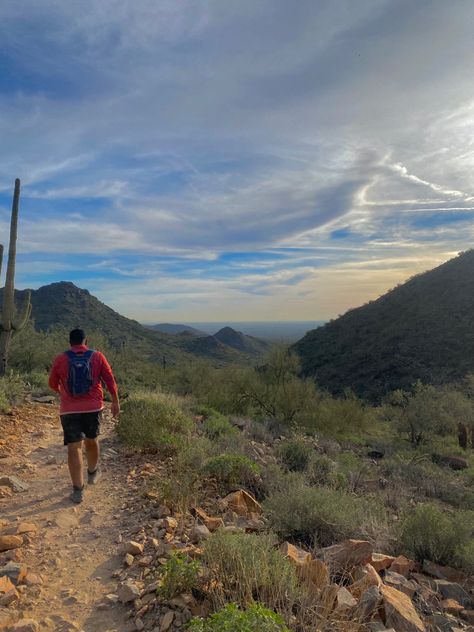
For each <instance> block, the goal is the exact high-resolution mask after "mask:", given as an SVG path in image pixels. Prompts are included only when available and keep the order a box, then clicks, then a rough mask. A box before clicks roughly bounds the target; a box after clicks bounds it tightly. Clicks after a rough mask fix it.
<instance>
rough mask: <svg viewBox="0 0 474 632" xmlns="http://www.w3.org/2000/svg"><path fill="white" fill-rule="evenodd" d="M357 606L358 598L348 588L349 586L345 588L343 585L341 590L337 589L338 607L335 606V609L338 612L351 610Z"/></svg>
mask: <svg viewBox="0 0 474 632" xmlns="http://www.w3.org/2000/svg"><path fill="white" fill-rule="evenodd" d="M356 606H357V599H355V598H354V597H353V596H352V595H351V593H350V592H349V591H348V590H347V588H344V586H341V588H339V590H338V591H337V595H336V607H335V608H334V610H335V611H336V612H339V613H341V612H348V611H350V610H352V609H353V608H355V607H356Z"/></svg>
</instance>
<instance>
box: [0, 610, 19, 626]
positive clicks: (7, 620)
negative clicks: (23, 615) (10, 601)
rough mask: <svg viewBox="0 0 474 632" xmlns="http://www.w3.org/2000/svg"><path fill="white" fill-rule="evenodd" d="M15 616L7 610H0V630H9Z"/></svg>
mask: <svg viewBox="0 0 474 632" xmlns="http://www.w3.org/2000/svg"><path fill="white" fill-rule="evenodd" d="M16 618H17V617H16V616H15V614H14V613H13V612H12V611H11V610H10V609H7V608H0V630H11V627H10V626H11V625H13V624H14V623H15V620H16Z"/></svg>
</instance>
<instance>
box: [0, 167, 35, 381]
mask: <svg viewBox="0 0 474 632" xmlns="http://www.w3.org/2000/svg"><path fill="white" fill-rule="evenodd" d="M19 202H20V180H19V179H18V178H17V179H16V180H15V191H14V194H13V205H12V216H11V222H10V244H9V249H8V266H7V276H6V280H5V288H4V290H3V308H2V316H1V322H0V375H5V372H6V369H7V364H8V352H9V349H10V342H11V339H12V335H14V334H15V333H17V332H18V331H21V330H22V329H23V327H24V326H25V325H26V323H27V322H28V319H29V317H30V314H31V295H30V292H27V293H26V297H25V301H24V304H23V310H22V313H21V314H20V315H19V316H18V317H16V316H15V261H16V238H17V233H18V206H19ZM2 259H3V246H1V250H0V272H1V263H2Z"/></svg>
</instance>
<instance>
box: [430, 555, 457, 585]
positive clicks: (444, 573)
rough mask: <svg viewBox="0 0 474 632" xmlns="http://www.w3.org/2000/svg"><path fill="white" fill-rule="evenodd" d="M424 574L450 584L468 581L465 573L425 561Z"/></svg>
mask: <svg viewBox="0 0 474 632" xmlns="http://www.w3.org/2000/svg"><path fill="white" fill-rule="evenodd" d="M423 572H424V573H427V574H428V575H432V576H433V577H436V578H438V579H445V580H446V581H449V582H463V581H465V579H466V576H465V575H464V573H461V571H460V570H458V569H457V568H451V566H440V565H439V564H435V563H434V562H431V561H430V560H423Z"/></svg>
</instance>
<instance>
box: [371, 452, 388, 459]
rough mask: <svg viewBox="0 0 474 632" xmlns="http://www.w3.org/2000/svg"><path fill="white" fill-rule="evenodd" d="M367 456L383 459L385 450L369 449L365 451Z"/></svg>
mask: <svg viewBox="0 0 474 632" xmlns="http://www.w3.org/2000/svg"><path fill="white" fill-rule="evenodd" d="M367 456H368V457H370V458H371V459H383V458H384V456H385V452H382V451H381V450H369V451H368V452H367Z"/></svg>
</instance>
